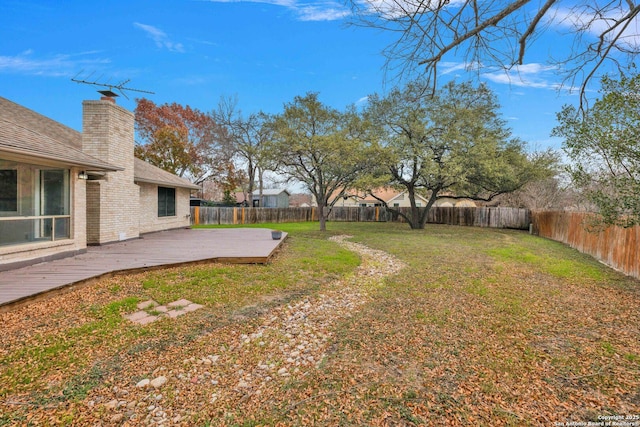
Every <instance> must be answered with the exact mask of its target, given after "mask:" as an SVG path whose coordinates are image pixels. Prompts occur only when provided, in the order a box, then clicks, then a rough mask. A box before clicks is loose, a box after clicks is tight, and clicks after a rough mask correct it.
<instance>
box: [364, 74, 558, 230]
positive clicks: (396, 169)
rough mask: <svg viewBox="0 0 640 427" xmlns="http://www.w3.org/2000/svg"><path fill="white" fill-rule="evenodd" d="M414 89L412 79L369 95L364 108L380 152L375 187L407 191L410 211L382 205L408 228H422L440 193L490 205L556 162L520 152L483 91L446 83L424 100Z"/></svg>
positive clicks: (519, 144)
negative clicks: (423, 202)
mask: <svg viewBox="0 0 640 427" xmlns="http://www.w3.org/2000/svg"><path fill="white" fill-rule="evenodd" d="M421 92H422V83H421V82H412V83H409V84H407V85H406V86H405V87H404V88H402V89H395V90H393V91H391V92H390V93H389V94H388V95H387V96H385V97H381V96H379V95H373V96H371V97H370V98H369V106H368V108H367V111H366V116H367V118H368V120H369V121H370V122H371V123H373V124H374V125H375V128H376V132H377V134H378V136H379V137H380V140H381V144H382V146H383V147H384V149H385V150H386V154H387V156H386V164H384V165H383V166H385V167H384V168H383V169H379V174H380V173H384V175H382V177H386V178H385V179H383V181H382V182H384V183H385V184H386V185H388V186H394V187H399V188H402V189H404V190H406V191H407V194H408V197H409V201H410V203H411V210H410V213H409V214H405V213H403V212H402V211H400V210H396V209H393V208H391V207H389V206H387V208H388V209H390V210H391V211H395V212H396V213H397V214H398V215H401V216H403V217H404V218H405V219H406V220H407V221H408V222H409V224H410V226H411V228H414V229H420V228H424V225H425V222H426V220H427V215H428V212H429V209H430V208H431V207H432V206H433V204H434V203H435V202H436V200H437V199H438V198H440V197H443V195H446V197H454V198H471V199H475V200H483V201H490V200H492V199H493V198H494V197H496V196H498V195H500V194H504V193H508V192H512V191H515V190H517V189H519V188H521V187H522V186H523V185H525V184H526V183H527V182H530V181H531V180H534V179H539V178H540V177H544V176H548V175H550V174H552V168H551V166H552V165H553V163H554V162H555V160H556V159H555V157H554V156H553V155H551V153H548V154H543V155H536V156H528V155H527V153H526V152H525V149H524V148H525V147H524V144H523V142H522V141H520V140H517V139H514V138H511V136H510V130H509V129H508V128H507V127H506V126H505V122H504V120H502V119H501V118H500V116H499V114H498V108H499V106H498V103H497V101H496V99H495V96H494V94H493V93H492V92H491V91H490V90H489V89H488V88H487V87H486V86H484V85H481V86H479V87H474V86H473V85H472V84H471V83H468V82H467V83H462V84H456V83H455V82H450V83H448V84H447V85H445V86H444V87H443V88H442V89H441V90H439V91H436V92H435V93H434V95H433V96H431V97H424V96H421V95H422V93H421ZM380 183H381V180H380V178H378V180H377V181H376V185H379V184H380ZM419 192H423V193H424V194H425V195H426V197H427V198H428V203H427V206H426V207H425V208H422V207H419V206H418V205H417V204H416V194H418V193H419ZM372 195H373V196H374V197H375V194H372ZM380 201H381V203H383V204H385V203H384V201H383V200H380ZM385 205H386V204H385Z"/></svg>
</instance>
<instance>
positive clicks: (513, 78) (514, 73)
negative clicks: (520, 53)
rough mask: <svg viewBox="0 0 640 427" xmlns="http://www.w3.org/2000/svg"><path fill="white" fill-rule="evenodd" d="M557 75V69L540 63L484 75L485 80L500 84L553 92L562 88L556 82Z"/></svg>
mask: <svg viewBox="0 0 640 427" xmlns="http://www.w3.org/2000/svg"><path fill="white" fill-rule="evenodd" d="M557 75H558V68H557V67H554V66H549V65H544V64H539V63H530V64H523V65H520V66H515V67H513V68H512V69H510V70H502V69H501V70H496V71H490V72H485V73H482V77H483V78H485V79H487V80H489V81H492V82H494V83H498V84H506V85H510V86H519V87H529V88H536V89H553V90H556V89H558V88H560V84H559V83H558V82H556V81H555V80H556V78H557Z"/></svg>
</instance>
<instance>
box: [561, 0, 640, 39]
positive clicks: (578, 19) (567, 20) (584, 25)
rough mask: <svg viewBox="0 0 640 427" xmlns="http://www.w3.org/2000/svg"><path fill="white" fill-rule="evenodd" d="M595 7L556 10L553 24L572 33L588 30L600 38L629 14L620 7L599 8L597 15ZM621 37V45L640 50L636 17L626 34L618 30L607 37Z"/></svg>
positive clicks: (639, 28)
mask: <svg viewBox="0 0 640 427" xmlns="http://www.w3.org/2000/svg"><path fill="white" fill-rule="evenodd" d="M595 9H596V6H595V5H587V6H583V7H578V6H576V7H574V8H571V9H554V10H553V11H552V13H551V14H550V15H549V16H551V17H552V18H551V19H550V21H551V22H554V23H556V24H557V25H558V26H560V27H563V28H567V29H569V30H571V31H576V30H586V32H588V33H590V34H591V35H593V36H594V37H599V36H600V35H601V34H603V33H604V32H605V31H607V30H609V29H610V28H611V27H612V25H613V23H614V22H615V21H619V20H620V19H621V18H623V17H624V15H625V14H626V13H627V11H626V10H623V9H622V8H621V7H619V6H617V5H616V6H614V7H608V8H599V9H600V10H599V11H598V12H600V13H599V14H597V15H596V14H595V13H594V11H595ZM618 35H620V36H621V37H620V43H621V44H622V45H626V46H627V47H630V48H632V49H638V48H640V19H639V18H638V17H637V16H636V17H635V18H634V19H633V20H632V21H631V23H630V24H629V26H628V27H627V29H626V31H625V32H624V33H620V29H616V30H614V31H612V32H611V34H609V36H607V38H608V39H609V40H611V39H612V38H613V37H616V36H618Z"/></svg>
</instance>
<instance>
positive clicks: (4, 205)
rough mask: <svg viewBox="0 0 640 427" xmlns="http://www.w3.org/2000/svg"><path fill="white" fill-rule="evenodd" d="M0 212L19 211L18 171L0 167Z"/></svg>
mask: <svg viewBox="0 0 640 427" xmlns="http://www.w3.org/2000/svg"><path fill="white" fill-rule="evenodd" d="M0 212H16V213H17V212H18V171H17V170H16V169H0Z"/></svg>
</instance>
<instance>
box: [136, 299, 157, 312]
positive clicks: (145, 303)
mask: <svg viewBox="0 0 640 427" xmlns="http://www.w3.org/2000/svg"><path fill="white" fill-rule="evenodd" d="M156 305H158V303H157V302H155V301H154V300H149V301H143V302H139V303H138V310H146V309H147V308H150V307H155V306H156Z"/></svg>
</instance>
